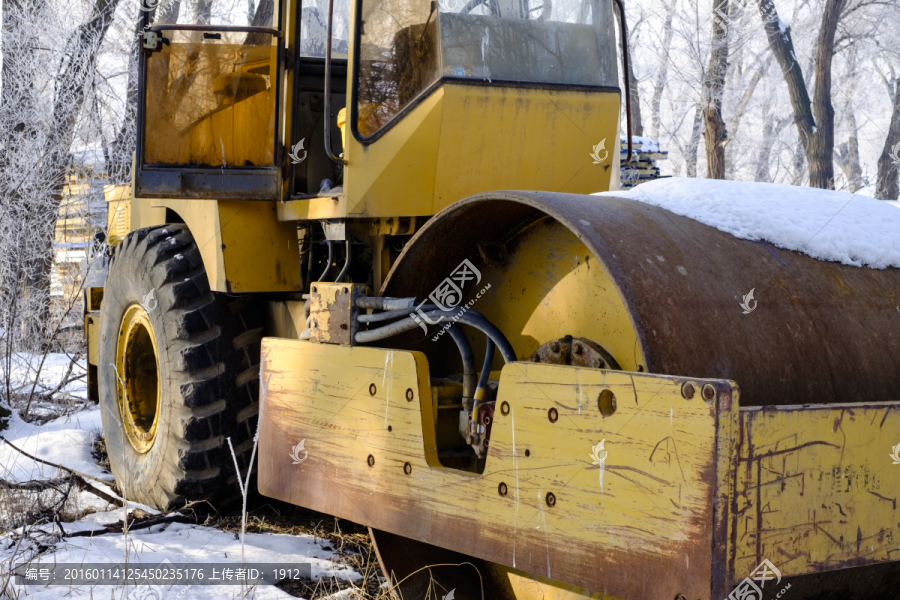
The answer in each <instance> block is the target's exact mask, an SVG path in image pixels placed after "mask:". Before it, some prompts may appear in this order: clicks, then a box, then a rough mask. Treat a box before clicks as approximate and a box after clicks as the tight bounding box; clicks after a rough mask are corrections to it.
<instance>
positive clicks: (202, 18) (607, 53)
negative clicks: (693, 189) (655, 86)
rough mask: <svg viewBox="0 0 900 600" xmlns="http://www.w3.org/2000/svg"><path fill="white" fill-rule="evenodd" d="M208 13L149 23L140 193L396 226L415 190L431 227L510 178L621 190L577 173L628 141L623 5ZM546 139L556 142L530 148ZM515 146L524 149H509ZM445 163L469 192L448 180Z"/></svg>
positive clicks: (477, 2)
mask: <svg viewBox="0 0 900 600" xmlns="http://www.w3.org/2000/svg"><path fill="white" fill-rule="evenodd" d="M351 2H352V3H353V4H351ZM197 6H198V7H205V8H204V9H202V10H201V9H200V8H197V9H195V8H194V7H193V5H189V4H185V3H179V4H177V5H175V7H176V9H175V10H173V9H172V8H171V7H166V5H165V4H162V5H161V7H160V8H159V9H157V10H159V11H161V14H152V13H147V16H146V17H145V26H144V31H143V35H142V37H141V39H140V44H141V48H142V50H143V52H142V60H141V63H140V68H141V77H140V90H139V96H140V99H141V102H140V107H139V113H138V117H139V124H138V145H137V153H136V154H137V155H136V173H135V179H136V184H135V195H136V197H151V198H152V197H160V198H208V199H220V200H228V199H239V200H311V199H316V198H323V197H325V198H328V197H330V198H338V197H343V196H347V197H348V201H347V202H346V203H345V204H343V205H342V208H341V209H340V210H343V211H347V210H349V209H351V208H352V210H349V212H355V213H359V211H361V210H362V211H368V213H369V214H370V215H371V216H380V213H386V214H395V213H396V214H400V213H399V212H397V211H398V210H399V209H397V208H393V209H388V208H386V207H385V203H386V202H387V201H388V199H389V198H391V197H395V196H396V195H397V193H398V192H400V193H403V194H405V195H406V196H410V195H416V196H418V197H419V198H421V202H420V205H421V208H417V209H415V210H409V209H404V210H405V213H404V214H410V215H413V214H421V215H430V214H434V213H435V212H436V211H437V210H440V208H442V207H443V206H446V205H447V203H449V202H451V201H455V200H457V199H459V198H462V197H465V196H466V195H471V194H472V193H478V192H479V191H483V190H486V189H497V187H501V188H502V187H508V185H509V184H508V183H507V182H506V181H505V180H506V179H509V180H510V181H515V182H517V183H518V184H519V185H517V186H516V187H519V188H521V187H523V185H524V186H527V189H553V190H561V191H583V189H584V190H590V191H595V190H596V189H607V187H608V181H609V166H610V165H606V167H605V171H604V172H603V173H599V172H594V171H585V172H584V173H578V172H576V169H574V168H573V167H572V164H573V160H574V159H575V157H581V158H584V156H587V155H586V154H585V151H584V150H585V149H588V150H589V147H593V146H594V145H595V144H597V142H598V141H600V140H601V139H604V140H605V139H610V140H614V139H617V135H616V132H615V128H616V126H617V123H618V113H619V111H618V106H619V102H620V88H619V87H618V72H617V68H616V67H617V65H616V50H615V35H614V27H613V25H614V13H613V10H612V0H440V1H435V0H334V1H333V8H329V2H328V0H302V1H300V2H295V1H293V0H285V2H284V3H281V2H278V1H277V0H260V2H259V3H258V7H257V9H256V11H255V13H254V14H253V15H250V14H247V13H246V12H241V11H240V10H237V9H233V8H224V7H222V8H219V5H218V4H217V3H211V4H209V5H207V4H200V5H197ZM179 7H180V8H179ZM210 7H211V8H210ZM176 10H177V11H178V12H177V14H175V11H176ZM329 10H331V15H330V16H331V23H332V35H331V57H330V61H329V60H327V57H326V47H327V45H328V31H327V30H328V22H329ZM217 11H221V12H217ZM167 12H168V13H171V14H166V13H167ZM354 21H355V26H351V25H352V24H353V23H354ZM154 23H155V24H154ZM326 77H328V78H329V79H330V82H331V85H330V87H331V90H330V93H329V94H326V86H325V78H326ZM348 86H349V87H348ZM454 86H455V91H452V90H450V88H451V87H454ZM498 90H500V93H499V95H498V93H496V92H497V91H498ZM348 97H350V98H354V99H355V101H353V102H351V103H350V104H349V106H348V102H347V100H348ZM503 103H505V106H503V108H502V109H497V108H496V107H497V106H500V105H501V104H503ZM488 104H490V105H491V106H492V107H493V108H491V109H487V108H485V107H486V106H487V105H488ZM420 107H421V108H420ZM417 109H418V115H419V116H418V117H416V118H415V119H412V122H410V120H409V119H407V116H409V115H411V114H412V113H414V112H416V111H417ZM326 110H327V112H328V113H329V114H327V115H326ZM429 111H430V112H429ZM436 120H437V121H440V123H437V121H436ZM401 123H406V125H405V127H404V128H401V129H402V131H400V132H394V131H393V130H394V129H396V128H397V126H398V125H399V124H401ZM436 123H437V124H436ZM326 125H327V127H328V129H329V130H328V131H327V132H326V129H325V128H326ZM526 126H527V129H528V132H526V131H525V129H526ZM464 130H465V131H464ZM528 133H533V134H534V135H536V136H538V138H536V139H535V140H528V142H527V143H526V142H525V141H524V140H525V137H523V136H527V134H528ZM454 136H463V137H465V138H466V140H467V142H468V143H471V144H472V146H473V147H472V148H468V149H462V148H459V147H458V146H459V141H458V140H455V139H454ZM326 138H330V148H326ZM512 138H521V140H522V141H521V142H519V143H515V142H513V143H511V144H507V145H504V143H503V142H501V141H498V140H502V139H512ZM582 138H583V139H582ZM382 140H384V141H382ZM542 141H543V143H544V144H545V145H546V146H547V147H546V148H543V147H541V144H542ZM611 145H612V143H611ZM576 146H577V149H576V148H575V147H576ZM551 148H552V149H551ZM469 150H472V151H474V152H485V153H486V154H487V155H490V156H486V158H487V160H483V159H482V158H481V157H477V156H473V153H472V152H469ZM582 155H584V156H582ZM376 156H378V157H380V158H378V159H376V158H375V157H376ZM439 156H440V157H441V162H440V164H441V169H446V170H448V171H452V172H453V173H455V174H456V180H454V181H448V182H446V183H444V182H442V181H441V177H442V175H443V174H442V173H441V172H440V170H438V169H437V163H438V157H439ZM351 159H353V160H352V162H353V165H354V166H353V170H354V172H355V173H358V174H359V176H357V175H353V177H354V179H353V183H354V189H353V191H352V193H351V192H349V191H348V186H347V185H346V181H345V165H346V164H348V162H350V161H351ZM496 162H500V163H501V164H499V165H497V164H494V163H496ZM506 165H509V167H510V168H514V169H521V171H515V172H513V171H511V170H509V169H508V168H506ZM460 173H469V174H470V175H472V176H471V177H468V178H465V180H462V179H460V178H459V176H458V175H459V174H460ZM414 180H420V181H419V183H420V184H421V185H420V186H419V187H421V188H422V189H418V188H416V187H415V185H416V184H415V183H410V182H414ZM398 182H404V183H403V185H407V184H408V185H407V187H408V188H409V189H404V190H398V189H397V188H396V186H397V184H398ZM567 182H568V183H567ZM560 184H563V185H567V186H568V187H566V188H565V189H563V188H560V187H559V186H560ZM410 186H411V187H410ZM353 207H356V208H353ZM304 210H306V209H304ZM308 210H309V211H311V212H319V213H321V212H322V211H320V210H314V208H312V207H310V208H309V209H308ZM327 211H331V209H327V210H326V212H327ZM386 211H387V212H386ZM332 213H333V211H332ZM334 216H338V215H334Z"/></svg>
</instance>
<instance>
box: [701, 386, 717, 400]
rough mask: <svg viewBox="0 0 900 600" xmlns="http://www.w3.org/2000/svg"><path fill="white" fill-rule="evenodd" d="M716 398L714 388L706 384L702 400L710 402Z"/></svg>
mask: <svg viewBox="0 0 900 600" xmlns="http://www.w3.org/2000/svg"><path fill="white" fill-rule="evenodd" d="M715 397H716V388H714V387H713V385H712V384H711V383H707V384H706V385H704V386H703V398H704V399H705V400H712V399H713V398H715Z"/></svg>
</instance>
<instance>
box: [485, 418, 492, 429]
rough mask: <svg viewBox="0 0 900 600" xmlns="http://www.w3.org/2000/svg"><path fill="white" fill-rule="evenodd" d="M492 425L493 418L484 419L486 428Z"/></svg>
mask: <svg viewBox="0 0 900 600" xmlns="http://www.w3.org/2000/svg"><path fill="white" fill-rule="evenodd" d="M490 424H491V418H490V417H485V418H484V426H485V427H487V426H488V425H490Z"/></svg>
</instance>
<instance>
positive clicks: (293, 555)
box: [0, 355, 363, 600]
mask: <svg viewBox="0 0 900 600" xmlns="http://www.w3.org/2000/svg"><path fill="white" fill-rule="evenodd" d="M68 361H69V358H68V357H67V356H65V355H50V356H48V361H47V362H46V363H45V369H46V371H45V372H42V379H41V381H42V383H43V384H44V385H46V386H48V387H51V388H52V387H54V386H56V385H58V383H59V382H60V381H61V379H62V377H63V376H64V375H65V374H66V372H67V371H68ZM26 362H32V363H33V361H23V362H22V363H20V364H25V363H26ZM48 366H49V368H47V367H48ZM19 368H20V371H19V372H16V371H14V375H15V376H16V377H15V379H16V381H18V382H19V383H21V382H23V381H27V377H28V374H29V369H28V368H25V367H19ZM30 372H31V373H32V375H33V373H34V370H33V367H32V369H31V371H30ZM45 373H46V375H45ZM54 377H55V379H54ZM70 393H73V394H74V395H81V396H82V397H83V395H84V386H83V384H82V386H81V388H78V386H73V389H72V390H71V392H70ZM100 429H101V425H100V409H99V408H96V407H94V408H90V409H88V410H81V411H79V412H76V413H74V414H70V415H67V416H63V417H60V418H57V419H54V420H51V421H49V422H47V423H46V424H44V425H35V424H32V423H27V422H25V421H24V420H23V419H22V418H20V416H19V415H18V414H16V413H15V412H13V414H12V416H11V417H10V418H9V419H8V420H7V425H6V428H5V429H4V430H2V431H0V436H2V437H3V438H5V439H6V440H8V441H10V442H11V443H12V444H14V445H15V446H16V447H17V448H19V449H21V450H23V451H24V452H27V453H28V454H30V455H32V456H34V457H36V458H39V459H41V460H43V461H47V462H51V463H55V464H58V465H62V466H64V467H67V468H69V469H72V470H74V471H77V472H78V473H81V474H84V475H87V476H89V479H87V482H88V484H90V486H91V487H94V488H95V489H98V490H99V491H100V492H101V493H102V494H104V495H106V496H107V497H109V496H112V497H113V498H119V497H118V496H117V495H116V493H115V492H114V491H113V488H112V487H108V486H106V485H103V484H102V483H99V482H97V481H95V480H94V479H90V478H96V479H100V480H103V481H108V482H110V485H113V483H112V482H113V476H112V475H111V474H110V473H109V472H108V471H107V470H106V469H104V468H103V467H101V466H100V465H98V464H97V463H96V461H95V459H94V456H93V453H92V446H93V444H94V443H95V441H96V439H97V436H98V435H99V433H100ZM65 475H66V473H65V472H62V471H61V470H60V469H57V468H55V467H53V466H48V465H46V464H43V463H41V462H39V461H35V460H32V459H30V458H28V457H26V456H24V455H23V454H21V453H19V452H18V451H17V450H15V449H14V448H12V447H10V446H9V445H8V444H6V443H4V442H0V479H2V480H3V481H5V482H8V483H12V484H21V483H25V482H35V481H39V482H52V481H53V480H56V479H59V478H61V477H64V476H65ZM4 493H7V495H6V496H4V495H3V494H4ZM55 493H56V492H54V491H52V490H45V491H41V492H27V491H26V492H23V491H21V490H14V491H11V492H6V491H5V490H2V489H0V589H2V587H3V585H4V583H5V581H6V574H7V573H8V572H9V568H10V565H11V564H16V565H17V564H21V563H23V562H25V561H28V560H36V561H39V562H40V564H43V565H48V564H56V563H77V564H89V563H104V564H109V565H116V564H119V565H122V564H123V563H125V561H126V553H127V562H128V564H129V565H131V566H138V565H142V564H143V565H158V564H159V563H161V562H163V561H164V560H168V561H169V562H171V563H175V564H178V563H192V564H197V563H221V564H222V565H223V567H224V566H226V565H227V566H228V567H234V566H235V563H236V562H238V563H239V562H240V557H241V542H240V541H239V539H238V536H237V534H235V533H233V532H225V531H222V530H220V529H216V528H213V527H206V526H202V525H193V524H183V523H164V524H159V525H154V526H152V527H149V528H145V529H139V530H135V531H131V532H129V533H128V535H127V538H126V536H125V535H123V534H121V533H103V534H97V533H96V531H97V530H102V529H104V528H105V527H106V526H108V525H110V524H114V523H121V521H122V520H123V518H124V514H125V510H124V509H123V508H122V507H121V504H119V505H118V506H114V505H111V504H110V503H109V502H107V501H106V500H103V499H102V498H101V497H99V496H97V495H96V494H95V493H93V492H92V490H91V489H90V488H89V489H85V490H80V491H79V490H77V489H76V490H74V491H73V498H72V500H71V505H72V506H74V507H75V511H76V512H77V514H78V516H79V517H80V518H77V519H76V520H74V521H73V522H60V523H48V524H45V525H29V526H26V527H25V528H24V529H27V530H28V532H29V535H28V536H26V537H25V538H23V537H22V533H23V527H19V526H16V524H14V523H13V521H18V523H21V515H20V514H15V513H14V512H13V511H16V510H20V511H24V510H25V508H26V506H25V505H28V503H29V502H31V501H32V500H33V499H34V498H36V497H37V496H41V497H42V498H49V497H51V496H52V495H53V494H55ZM29 494H31V495H30V496H29ZM23 498H24V500H25V501H24V502H23ZM17 503H18V504H21V506H18V505H17ZM135 509H140V510H143V511H145V512H147V513H150V514H155V513H157V511H154V510H152V509H150V508H149V507H146V506H143V505H140V504H136V503H132V502H129V503H128V509H127V510H128V513H129V515H130V516H132V517H133V516H134V515H133V514H132V513H133V511H134V510H135ZM140 510H139V513H140ZM70 512H71V511H70ZM60 529H62V530H64V531H65V532H66V534H67V535H71V534H72V533H75V532H79V531H95V534H94V535H92V536H86V537H64V536H62V535H61V533H60ZM20 540H21V543H20ZM331 545H333V544H331V542H330V540H329V539H328V538H322V537H321V536H319V537H314V536H312V535H307V534H299V535H284V534H274V533H248V534H246V536H245V547H244V559H245V562H246V563H278V564H285V565H287V564H296V563H309V564H310V565H311V571H312V578H313V579H314V580H315V579H325V578H327V579H329V580H330V579H335V580H344V581H352V582H360V581H361V580H362V579H363V576H362V574H360V573H359V572H358V571H356V570H354V569H353V568H351V567H349V566H347V565H346V564H345V563H343V562H341V560H340V559H341V558H342V556H346V555H341V554H339V553H336V552H335V551H334V550H333V549H332V548H331V547H330V546H331ZM340 587H343V586H340ZM240 594H241V588H240V587H238V586H175V587H172V588H171V589H168V590H166V589H162V588H153V587H150V586H142V587H138V588H135V587H134V586H133V585H130V586H128V587H127V588H126V587H124V586H121V587H116V586H73V587H71V588H69V587H58V586H41V585H35V584H31V585H27V586H24V585H16V584H15V580H14V579H13V580H11V581H10V582H9V587H8V588H7V592H6V595H5V596H4V595H3V594H2V593H0V598H16V599H24V598H36V599H56V598H62V597H66V598H103V599H104V600H105V599H107V598H113V599H115V600H120V599H128V600H138V599H140V600H144V599H151V598H152V599H154V600H162V599H163V598H166V599H171V600H174V599H176V598H177V599H178V600H207V599H210V600H212V599H220V598H222V599H225V598H238V597H240ZM292 597H294V596H291V595H290V594H288V593H286V592H284V591H282V590H281V589H279V588H277V587H275V586H274V585H261V586H259V587H257V588H255V589H252V590H251V592H250V593H248V595H247V598H256V599H260V600H269V599H277V598H292ZM344 597H346V598H349V597H350V596H348V595H347V593H346V591H345V592H343V593H341V594H339V595H336V596H335V598H344Z"/></svg>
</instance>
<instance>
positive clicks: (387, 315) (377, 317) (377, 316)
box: [357, 304, 484, 323]
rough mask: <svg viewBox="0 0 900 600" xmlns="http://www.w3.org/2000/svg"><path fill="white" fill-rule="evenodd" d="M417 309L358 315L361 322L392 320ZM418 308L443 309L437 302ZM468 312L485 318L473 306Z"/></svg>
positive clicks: (422, 309) (428, 309)
mask: <svg viewBox="0 0 900 600" xmlns="http://www.w3.org/2000/svg"><path fill="white" fill-rule="evenodd" d="M357 306H359V304H357ZM412 310H416V309H415V308H401V309H398V310H389V311H387V312H381V313H373V314H371V315H359V317H357V321H359V322H360V323H378V322H380V321H391V320H393V319H399V318H400V317H408V316H409V313H410V311H412ZM418 310H421V311H422V312H423V313H427V312H430V311H434V310H442V309H441V307H440V306H437V305H436V304H426V305H424V306H420V307H418ZM466 314H469V315H475V316H476V317H480V318H482V319H483V318H484V315H482V314H481V313H480V312H478V311H475V310H472V309H471V308H470V309H469V310H467V311H466Z"/></svg>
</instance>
